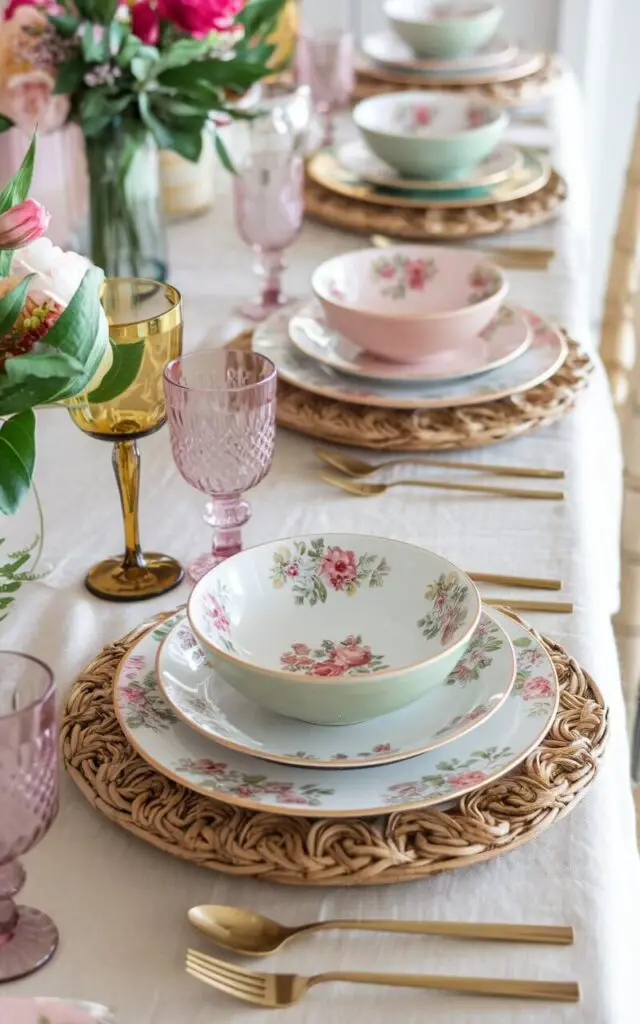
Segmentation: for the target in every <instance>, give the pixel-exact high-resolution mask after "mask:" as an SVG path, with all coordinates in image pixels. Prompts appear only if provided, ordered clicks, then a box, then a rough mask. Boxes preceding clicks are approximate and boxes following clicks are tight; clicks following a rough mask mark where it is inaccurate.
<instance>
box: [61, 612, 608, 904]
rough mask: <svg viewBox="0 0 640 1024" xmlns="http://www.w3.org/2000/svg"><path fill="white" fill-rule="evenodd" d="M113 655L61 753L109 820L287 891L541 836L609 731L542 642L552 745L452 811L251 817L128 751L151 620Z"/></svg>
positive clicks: (85, 684) (593, 766)
mask: <svg viewBox="0 0 640 1024" xmlns="http://www.w3.org/2000/svg"><path fill="white" fill-rule="evenodd" d="M164 617H166V616H158V617H156V619H155V620H152V621H150V622H148V623H146V624H145V625H144V626H141V627H139V628H138V629H136V630H134V631H133V632H132V633H129V634H128V636H125V637H123V639H122V640H120V641H118V642H117V643H115V644H112V645H110V646H108V647H105V648H104V650H103V651H101V653H100V654H99V655H98V656H97V657H96V658H95V660H94V661H92V662H91V664H90V665H89V666H88V667H87V668H86V670H85V671H84V672H83V673H82V675H81V676H80V677H79V678H78V679H77V680H76V682H75V683H74V685H73V687H72V688H71V691H70V693H69V696H68V697H67V701H66V705H65V709H64V716H63V722H62V732H61V750H62V757H63V760H64V763H65V765H66V768H67V770H68V772H69V774H70V775H71V778H72V779H73V780H74V782H75V783H76V784H77V785H78V787H79V788H80V790H81V791H82V793H83V794H84V796H85V797H86V798H87V800H89V802H90V803H91V804H93V806H94V807H95V808H96V810H98V811H99V812H100V813H101V814H103V815H104V816H105V817H107V818H109V819H110V820H111V821H113V822H115V823H116V824H118V825H120V826H122V827H123V828H125V829H126V830H127V831H128V832H131V833H132V834H133V835H135V836H137V837H138V838H140V839H143V840H145V841H146V842H148V843H151V845H152V846H155V847H157V848H158V849H161V850H164V851H166V852H167V853H171V854H173V855H174V856H176V857H179V858H181V859H182V860H187V861H191V862H193V863H196V864H199V865H201V866H202V867H206V868H211V869H213V870H217V871H223V872H225V873H226V874H229V875H241V876H242V875H254V876H258V877H261V878H264V879H266V880H268V881H271V882H281V883H285V884H289V885H323V886H327V885H366V884H382V883H393V882H407V881H410V880H411V879H415V878H422V877H424V876H425V875H430V874H435V873H437V872H439V871H444V870H449V869H452V868H457V867H466V866H469V865H471V864H478V863H480V862H481V861H484V860H489V859H490V858H493V857H496V856H498V854H500V853H506V852H507V851H509V850H513V849H516V848H517V847H518V846H521V845H522V844H523V843H526V842H528V841H529V840H530V839H535V838H536V836H538V835H540V834H541V833H542V832H544V830H545V829H546V828H548V827H549V826H550V825H552V824H553V823H554V822H555V821H556V820H558V819H559V818H562V817H564V815H566V814H568V812H569V811H570V810H571V809H572V808H573V807H574V806H575V805H576V804H577V803H578V802H579V800H580V799H581V798H582V796H583V795H584V793H585V791H586V789H587V787H588V786H589V785H590V784H591V782H592V781H593V779H594V778H595V775H596V773H597V770H598V766H599V763H600V759H601V757H602V753H603V750H604V747H605V745H606V740H607V735H608V721H607V711H606V708H605V705H604V702H603V699H602V696H601V694H600V691H599V690H598V688H597V686H596V685H595V683H594V682H593V680H592V679H591V678H590V677H589V676H588V675H587V673H586V672H585V671H584V669H582V668H581V667H580V665H579V664H578V663H577V662H576V661H574V659H572V658H571V657H569V655H568V654H567V653H566V652H565V651H564V650H563V649H562V647H560V646H559V644H556V643H553V642H552V641H549V640H543V641H542V642H543V643H544V644H545V646H546V648H547V650H548V651H549V654H550V656H551V657H552V659H553V662H554V665H555V668H556V671H557V673H558V679H559V682H560V691H561V693H560V706H559V709H558V713H557V715H556V719H555V722H554V723H553V725H552V727H551V730H550V732H549V734H548V735H547V737H546V739H545V740H544V742H543V743H542V744H541V745H540V746H539V747H538V749H537V750H535V751H534V752H533V753H532V754H530V755H529V756H528V757H527V758H526V760H525V761H524V762H523V763H522V764H521V765H520V766H519V767H518V768H516V769H515V770H514V771H513V772H512V773H511V774H510V775H508V776H505V777H503V778H502V779H499V780H498V781H496V782H494V783H492V784H491V785H489V786H487V787H485V788H484V789H481V790H478V791H477V792H476V793H473V794H470V795H469V796H466V797H463V798H462V800H461V801H460V802H459V803H458V804H456V805H455V806H453V807H450V808H448V809H446V810H438V809H437V808H435V809H430V810H425V811H422V812H421V811H412V812H402V813H397V814H392V815H390V816H388V817H385V818H382V819H353V820H341V821H323V820H322V819H318V820H311V819H305V818H291V817H285V816H284V815H277V814H265V813H260V812H256V811H245V810H242V809H240V808H237V807H231V806H229V805H227V804H222V803H219V802H217V801H215V800H211V799H208V798H206V797H203V796H200V795H198V794H196V793H193V792H191V791H190V790H187V789H185V788H184V787H182V786H180V785H179V784H177V783H175V782H173V781H172V780H170V779H167V778H165V777H164V776H163V775H161V774H159V773H158V772H157V771H155V769H153V768H151V767H150V766H149V765H148V764H147V763H146V762H145V761H143V760H142V758H141V757H140V756H139V755H138V754H137V753H136V752H135V751H134V750H133V749H132V748H131V747H130V746H129V744H128V742H127V740H126V738H125V736H124V734H123V733H122V730H121V729H120V726H119V724H118V721H117V719H116V715H115V711H114V707H113V696H112V691H113V678H114V675H115V672H116V669H117V667H118V664H119V662H120V660H121V659H122V658H123V657H125V656H126V654H127V652H128V651H129V649H130V648H131V646H132V645H133V643H134V642H135V640H136V639H137V638H138V637H139V636H140V635H141V633H143V632H144V631H145V630H146V629H148V628H149V627H150V626H151V625H152V623H153V621H158V620H159V619H161V618H164Z"/></svg>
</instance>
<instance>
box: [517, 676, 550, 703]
mask: <svg viewBox="0 0 640 1024" xmlns="http://www.w3.org/2000/svg"><path fill="white" fill-rule="evenodd" d="M550 696H551V687H550V685H549V683H548V681H547V680H546V679H545V678H544V676H534V677H533V679H527V680H525V683H524V685H523V687H522V698H523V700H535V699H536V697H550Z"/></svg>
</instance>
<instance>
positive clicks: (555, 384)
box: [231, 331, 594, 452]
mask: <svg viewBox="0 0 640 1024" xmlns="http://www.w3.org/2000/svg"><path fill="white" fill-rule="evenodd" d="M251 334H252V332H251V331H244V332H243V333H242V334H240V335H238V337H237V338H236V339H235V340H234V341H233V342H231V344H232V345H233V346H234V347H236V348H245V349H248V348H250V347H251ZM593 368H594V366H593V362H592V361H591V359H590V358H589V356H588V355H587V354H586V353H585V352H583V351H582V350H581V349H580V347H579V346H578V344H577V343H576V342H575V341H571V340H569V355H568V357H567V361H566V363H564V365H563V366H562V367H561V368H560V369H559V370H558V372H557V373H556V374H554V375H553V377H551V378H550V379H549V380H548V381H545V383H544V384H540V385H539V386H538V387H536V388H533V389H532V390H531V391H525V392H524V393H523V394H520V395H514V396H513V397H512V398H501V399H500V400H499V401H496V402H486V403H484V404H482V405H469V406H461V407H460V408H457V409H432V410H416V411H414V412H411V411H410V410H409V411H407V410H406V409H405V410H403V409H379V408H377V407H374V406H368V405H348V404H347V403H346V402H338V401H334V400H333V399H330V398H323V397H322V396H321V395H314V394H311V392H309V391H303V390H301V389H300V388H297V387H294V386H293V385H292V384H287V383H286V382H285V381H282V380H281V381H280V382H279V384H278V413H277V415H278V424H279V425H280V426H281V427H287V428H288V429H289V430H295V431H297V433H299V434H306V435H307V436H308V437H315V438H318V439H319V440H322V441H332V442H333V443H334V444H346V445H355V446H357V447H360V448H374V449H378V450H380V451H388V452H432V451H433V452H435V451H444V450H445V449H460V448H480V447H482V446H483V445H487V444H497V443H498V442H499V441H508V440H509V439H510V438H512V437H520V435H521V434H527V433H529V432H530V431H531V430H535V429H537V428H538V427H543V426H546V425H547V424H549V423H554V422H555V421H556V420H558V419H560V418H561V417H562V416H564V415H566V413H567V412H569V410H570V409H571V408H572V407H573V404H574V402H575V399H576V396H577V394H578V392H579V391H581V390H582V388H583V387H585V385H586V384H587V381H588V379H589V375H590V374H591V372H592V371H593Z"/></svg>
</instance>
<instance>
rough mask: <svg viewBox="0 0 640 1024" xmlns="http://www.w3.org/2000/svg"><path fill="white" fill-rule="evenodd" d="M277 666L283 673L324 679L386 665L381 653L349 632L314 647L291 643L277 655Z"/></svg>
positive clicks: (377, 669)
mask: <svg viewBox="0 0 640 1024" xmlns="http://www.w3.org/2000/svg"><path fill="white" fill-rule="evenodd" d="M280 665H281V667H282V668H283V669H284V671H286V672H303V673H305V675H311V676H320V677H326V678H329V677H331V676H356V675H367V674H370V673H372V672H381V671H383V670H387V669H388V668H389V666H388V665H385V664H384V655H383V654H372V652H371V648H370V647H367V646H366V645H365V644H363V643H362V637H361V636H354V635H353V634H350V635H349V636H347V637H345V639H344V640H341V641H340V642H339V643H336V642H335V641H334V640H322V641H321V642H320V646H319V647H317V648H315V649H312V648H311V647H309V646H308V645H307V644H301V643H296V644H291V647H290V649H289V650H288V651H285V653H284V654H281V655H280Z"/></svg>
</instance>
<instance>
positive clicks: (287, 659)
mask: <svg viewBox="0 0 640 1024" xmlns="http://www.w3.org/2000/svg"><path fill="white" fill-rule="evenodd" d="M280 663H281V664H282V665H297V663H298V658H297V656H296V655H295V654H281V655H280Z"/></svg>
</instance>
